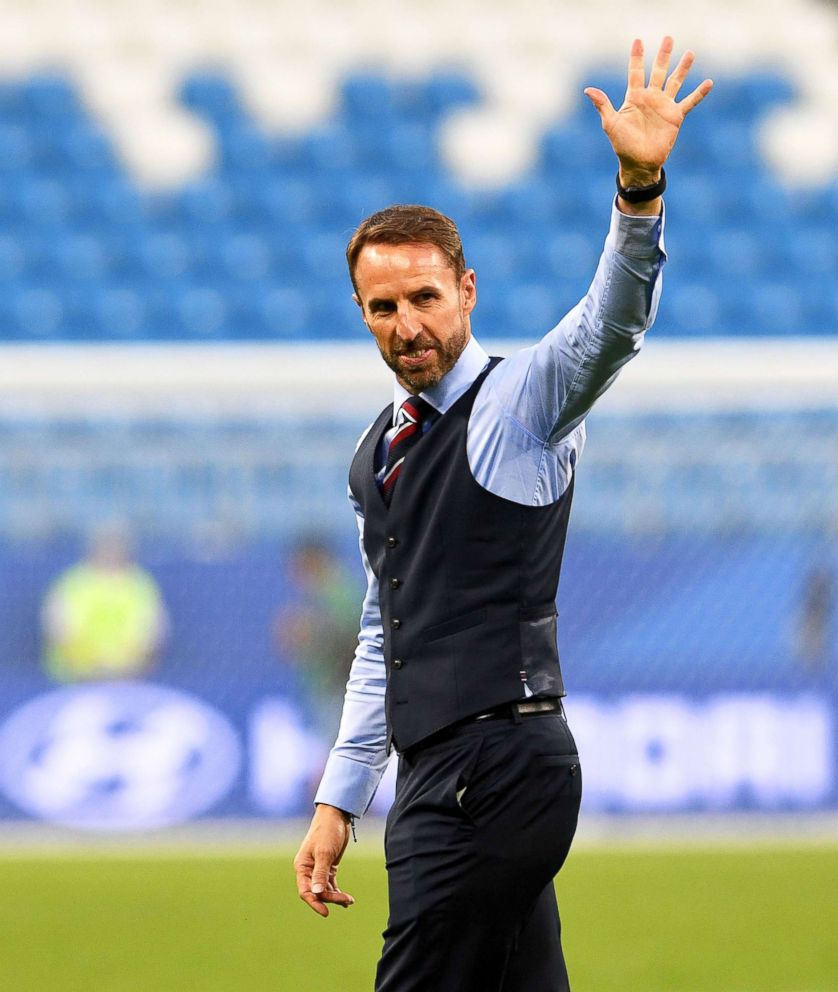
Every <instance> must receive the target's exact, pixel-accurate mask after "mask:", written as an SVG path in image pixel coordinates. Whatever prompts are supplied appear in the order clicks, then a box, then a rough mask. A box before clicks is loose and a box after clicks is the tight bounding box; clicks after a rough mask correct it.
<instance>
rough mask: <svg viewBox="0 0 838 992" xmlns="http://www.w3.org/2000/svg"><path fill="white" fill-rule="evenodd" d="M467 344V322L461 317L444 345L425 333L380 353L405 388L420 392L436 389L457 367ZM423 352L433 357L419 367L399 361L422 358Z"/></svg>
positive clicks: (381, 348) (379, 348)
mask: <svg viewBox="0 0 838 992" xmlns="http://www.w3.org/2000/svg"><path fill="white" fill-rule="evenodd" d="M466 344H468V331H467V329H466V325H465V321H464V320H462V318H461V319H460V322H459V326H458V327H457V328H456V329H455V330H454V331H453V332H452V333H451V334H450V335H449V337H448V340H447V341H445V342H444V343H442V344H441V343H440V342H439V341H435V340H434V339H433V338H431V337H429V336H428V335H426V334H419V335H418V336H417V337H415V338H414V339H413V340H412V341H411V342H409V343H407V344H406V343H404V342H399V343H398V344H397V345H396V347H394V348H389V349H386V350H385V349H384V348H383V347H382V346H381V345H379V346H378V350H379V351H380V352H381V357H382V358H383V359H384V361H385V363H386V364H387V366H388V367H389V368H390V369H392V371H393V372H395V374H396V378H397V379H398V380H399V382H400V383H401V384H402V385H403V386H404V387H405V389H409V390H411V392H413V393H421V392H424V390H426V389H430V388H431V387H432V386H435V385H436V384H437V383H438V382H440V381H441V380H442V379H443V377H444V376H446V375H447V374H448V373H449V372H450V371H451V369H453V368H454V366H455V365H456V364H457V359H458V358H459V357H460V355H462V353H463V349H464V348H465V346H466ZM423 351H430V352H431V354H430V355H429V356H428V358H427V359H426V360H425V362H424V364H422V365H421V366H419V367H418V368H410V367H409V366H406V365H405V364H404V362H402V361H400V359H402V358H404V357H407V358H410V357H411V356H417V355H420V354H421V353H422V352H423Z"/></svg>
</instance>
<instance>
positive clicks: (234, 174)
mask: <svg viewBox="0 0 838 992" xmlns="http://www.w3.org/2000/svg"><path fill="white" fill-rule="evenodd" d="M597 78H598V79H599V80H600V81H602V85H604V87H605V88H606V89H607V90H610V92H611V93H612V96H613V98H614V99H617V95H618V93H619V91H620V88H621V86H622V82H621V79H620V77H619V76H614V75H613V74H610V75H609V74H607V73H600V74H598V76H597ZM791 95H792V93H791V89H790V87H789V85H788V83H787V81H786V80H785V79H783V78H782V77H779V76H775V75H771V74H768V73H759V74H756V75H754V76H752V77H748V78H743V79H733V78H729V79H725V80H721V81H718V82H717V87H716V92H714V94H713V100H712V101H708V102H707V105H706V107H702V108H701V113H697V114H696V115H694V117H691V118H690V120H689V122H688V126H687V127H686V128H685V131H684V133H683V135H682V137H681V140H680V142H679V146H678V148H677V149H676V152H675V155H674V156H673V160H672V163H671V165H670V184H671V195H670V198H669V200H670V203H669V215H668V226H667V243H668V246H669V248H670V250H671V256H672V261H671V264H670V266H669V269H668V271H667V279H668V281H669V289H668V292H667V293H666V294H665V295H664V301H663V304H662V308H661V314H660V319H659V323H658V326H657V328H656V333H659V334H663V335H675V336H694V335H698V336H701V335H718V334H729V335H769V334H783V335H786V334H827V333H831V332H833V331H834V330H835V328H836V327H838V290H836V286H835V282H834V278H831V275H832V274H833V273H834V272H835V270H836V265H838V183H835V182H833V183H831V184H827V185H826V186H822V187H818V188H813V189H809V190H804V191H792V190H790V189H787V188H784V187H782V186H781V185H780V184H779V183H778V181H777V180H776V179H775V177H773V176H772V175H771V174H770V173H769V170H768V169H767V167H766V165H765V164H764V162H763V161H762V159H761V157H760V154H759V151H758V148H757V143H756V125H757V124H758V121H759V118H760V115H761V114H762V113H764V112H765V110H766V109H767V108H769V107H770V106H772V105H773V104H776V103H778V102H783V101H787V100H788V99H790V98H791ZM182 99H183V104H184V106H185V107H186V108H188V110H189V111H191V112H192V113H194V114H196V115H199V116H200V117H201V118H202V119H203V120H205V121H206V122H208V123H209V125H210V126H211V127H212V128H213V130H214V132H215V133H216V136H217V140H218V148H219V159H218V162H217V164H216V166H215V168H214V169H213V170H212V171H211V172H210V174H208V175H206V176H205V177H204V178H202V179H201V180H199V181H196V182H193V183H190V184H189V185H187V186H185V187H183V188H182V189H180V190H178V191H175V192H171V193H167V194H160V193H158V194H154V195H152V194H151V193H144V192H143V191H141V190H140V189H139V188H138V187H137V186H135V184H134V183H133V181H132V180H131V179H130V178H129V177H128V176H127V174H126V173H125V171H124V170H123V167H122V165H121V164H120V162H119V160H118V157H117V155H116V153H115V151H114V149H113V148H112V147H111V146H110V144H109V142H108V140H106V138H105V136H104V134H103V132H102V131H101V130H100V128H99V127H98V125H97V124H96V123H94V121H93V119H92V118H91V117H90V115H89V114H88V112H87V110H86V109H85V107H84V106H83V105H82V103H81V101H80V99H79V97H78V94H77V92H76V91H75V89H74V88H73V86H72V85H71V84H70V83H69V81H68V80H67V79H65V78H63V77H61V76H57V75H49V76H43V77H33V78H31V79H29V80H24V81H20V82H17V83H6V84H4V85H2V86H0V285H2V288H3V293H2V300H0V340H24V341H25V340H34V341H50V340H145V339H148V340H167V339H172V340H178V339H188V340H203V339H207V340H213V339H218V338H222V339H225V338H233V339H244V340H247V339H277V340H305V339H322V338H327V339H341V338H343V339H347V338H349V339H351V338H352V337H353V336H355V335H356V334H357V333H358V331H357V328H358V324H357V315H356V313H355V310H354V307H353V305H352V303H351V301H350V298H349V297H350V287H349V284H348V280H347V278H346V275H345V273H344V272H343V263H342V253H343V248H344V245H345V242H346V239H347V236H348V233H349V232H351V230H352V229H353V227H354V226H355V225H356V224H357V223H358V221H359V220H360V219H361V218H362V217H363V216H364V215H366V214H367V213H369V212H371V211H372V210H374V209H376V208H378V207H380V206H381V205H383V204H386V203H388V202H393V201H422V202H429V203H432V204H434V205H436V206H438V207H440V209H443V210H445V211H446V212H448V213H450V214H451V215H453V216H454V217H455V218H456V219H457V220H458V222H459V223H460V226H461V229H462V232H463V236H464V242H465V246H466V253H467V258H468V261H469V263H470V264H472V265H473V266H474V267H475V268H476V269H477V272H478V276H479V279H480V293H481V295H480V304H479V309H478V311H477V315H476V326H477V328H478V329H479V332H480V334H481V335H483V336H485V337H492V336H501V337H512V336H522V337H533V336H534V335H537V334H539V333H540V332H542V331H544V330H546V329H547V328H548V327H549V326H551V325H552V324H553V323H554V322H555V319H556V317H557V316H558V315H560V314H561V313H562V312H563V311H564V310H565V309H567V308H568V307H569V306H571V305H572V304H573V303H574V302H575V301H576V300H577V299H578V298H579V297H580V296H581V295H582V293H583V292H584V290H585V287H586V285H587V282H588V280H589V278H590V276H591V274H592V272H593V268H594V266H595V264H596V258H597V256H598V253H599V250H600V246H601V242H602V238H603V234H604V229H605V225H606V222H607V216H608V209H609V202H610V200H611V197H612V195H613V161H612V158H613V156H612V153H611V151H610V148H609V147H608V144H607V142H606V140H605V139H604V137H603V136H602V134H601V133H600V130H599V128H598V126H597V123H596V120H595V117H593V116H592V111H591V108H590V107H588V106H586V105H585V106H583V105H582V104H581V103H580V105H579V106H577V107H576V108H575V110H573V111H572V113H571V114H570V116H569V117H567V118H565V119H564V120H562V121H561V122H559V123H557V124H555V125H554V126H553V127H552V128H550V129H549V130H548V131H547V132H546V133H545V134H544V135H543V136H542V139H541V142H540V156H539V159H538V161H537V162H536V163H535V164H534V165H533V167H532V169H531V170H530V171H529V172H528V173H527V174H526V175H525V176H523V177H521V178H520V179H519V180H517V181H516V182H515V183H514V184H512V185H509V186H506V187H504V188H501V189H497V190H482V191H475V190H467V189H464V188H462V186H460V185H459V183H458V182H457V181H456V180H455V179H454V178H453V177H452V175H451V174H450V173H449V172H448V170H447V168H446V167H445V165H444V163H443V162H442V159H441V156H440V153H439V148H438V139H439V134H438V131H439V127H440V124H441V122H442V120H443V118H444V117H445V115H446V114H448V113H450V112H451V111H452V110H454V109H456V108H457V107H461V106H464V105H469V104H474V103H475V102H477V101H479V100H480V93H479V91H478V89H477V88H476V86H475V84H474V82H473V81H472V80H471V79H469V78H467V77H466V76H465V75H462V74H456V73H451V72H448V73H441V74H439V75H435V76H432V77H430V78H429V79H426V80H425V81H423V82H421V83H420V82H416V81H411V82H406V81H398V80H393V79H390V78H387V79H385V78H383V77H380V76H374V75H369V74H360V75H355V76H351V77H349V78H348V79H347V80H346V81H345V84H344V86H343V90H342V97H341V101H340V104H339V108H338V111H337V112H336V114H335V116H334V117H333V119H332V120H331V121H329V122H327V123H326V124H323V125H320V126H318V127H316V128H314V129H312V130H310V131H309V132H307V133H304V134H302V135H299V136H296V137H294V136H290V135H285V136H278V137H277V136H269V135H268V134H266V133H264V132H263V131H262V130H260V128H258V127H257V126H256V125H255V124H254V123H253V121H252V120H251V119H250V118H249V116H248V114H247V112H246V111H245V110H244V109H243V107H242V106H241V104H240V102H239V100H238V97H237V93H236V91H235V89H234V87H233V86H232V84H231V83H230V82H229V80H228V79H226V78H224V77H223V76H221V75H218V74H209V73H204V74H200V75H194V76H192V77H190V78H188V79H187V80H186V82H185V83H184V85H183V89H182ZM571 167H572V169H573V173H574V175H575V176H578V177H579V179H578V181H577V182H575V183H574V184H572V185H569V184H567V183H565V182H557V181H556V177H560V176H564V175H567V173H568V170H569V168H571ZM521 299H525V300H526V301H527V303H528V306H527V307H525V308H522V307H521V306H520V304H519V302H518V301H520V300H521Z"/></svg>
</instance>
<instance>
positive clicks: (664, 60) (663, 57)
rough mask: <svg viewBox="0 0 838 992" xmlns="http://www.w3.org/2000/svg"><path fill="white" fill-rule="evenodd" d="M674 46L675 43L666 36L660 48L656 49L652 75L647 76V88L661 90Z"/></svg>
mask: <svg viewBox="0 0 838 992" xmlns="http://www.w3.org/2000/svg"><path fill="white" fill-rule="evenodd" d="M674 45H675V42H674V41H673V40H672V38H671V37H670V36H669V35H666V36H665V37H664V39H663V41H662V42H661V47H660V48H659V49H658V54H657V57H656V58H655V64H654V65H653V66H652V73H651V75H650V76H649V86H651V87H654V88H655V89H658V90H662V89H663V84H664V81H665V80H666V74H667V72H668V71H669V59H670V56H671V55H672V49H673V47H674Z"/></svg>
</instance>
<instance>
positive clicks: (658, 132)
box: [603, 88, 685, 170]
mask: <svg viewBox="0 0 838 992" xmlns="http://www.w3.org/2000/svg"><path fill="white" fill-rule="evenodd" d="M684 116H685V115H684V112H683V111H682V110H681V107H680V106H679V105H678V104H677V103H676V102H675V101H674V100H673V99H672V98H671V97H669V96H667V95H666V93H664V92H663V91H662V90H652V89H648V88H644V89H640V90H637V91H634V92H632V91H629V92H628V93H627V94H626V99H625V102H624V103H623V105H622V107H620V109H619V110H618V111H617V113H616V114H615V115H614V117H613V118H611V120H610V121H609V122H608V124H606V123H603V130H604V131H605V133H606V134H607V135H608V138H609V140H610V141H611V145H612V147H613V148H614V151H615V153H616V154H617V157H618V158H620V159H621V160H629V161H631V162H636V163H638V165H642V166H643V167H644V168H647V169H649V170H655V169H658V168H660V167H661V166H662V165H663V163H664V162H665V161H666V159H667V158H668V157H669V153H670V152H671V151H672V147H673V145H674V144H675V139H676V138H677V137H678V131H679V129H680V127H681V124H682V123H683V120H684Z"/></svg>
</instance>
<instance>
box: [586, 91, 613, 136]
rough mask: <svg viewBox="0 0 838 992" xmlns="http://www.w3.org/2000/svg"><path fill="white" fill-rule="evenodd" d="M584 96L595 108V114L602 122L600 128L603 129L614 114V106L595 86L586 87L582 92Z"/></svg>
mask: <svg viewBox="0 0 838 992" xmlns="http://www.w3.org/2000/svg"><path fill="white" fill-rule="evenodd" d="M583 92H584V94H585V96H586V97H587V98H588V99H589V100H590V101H591V103H592V104H593V105H594V106H595V107H596V109H597V112H598V113H599V116H600V118H601V120H602V126H603V127H605V125H606V123H607V122H608V121H609V120H610V119H611V118H612V117H613V116H614V115H615V114H616V112H617V111H616V110H614V105H613V104H612V103H611V101H610V100H609V99H608V96H607V95H606V94H605V93H603V92H602V90H598V89H597V88H596V87H595V86H588V87H587V89H585V90H583Z"/></svg>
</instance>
